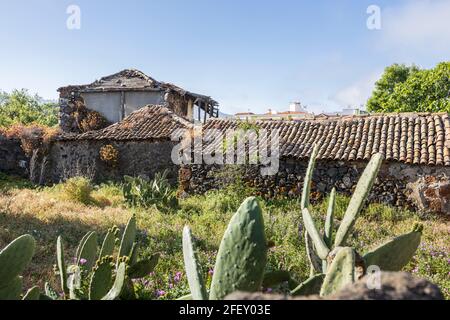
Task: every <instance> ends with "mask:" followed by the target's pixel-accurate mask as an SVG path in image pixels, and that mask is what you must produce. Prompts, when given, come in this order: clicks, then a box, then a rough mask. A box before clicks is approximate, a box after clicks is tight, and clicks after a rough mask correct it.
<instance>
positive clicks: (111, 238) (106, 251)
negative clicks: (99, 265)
mask: <svg viewBox="0 0 450 320" xmlns="http://www.w3.org/2000/svg"><path fill="white" fill-rule="evenodd" d="M114 233H115V230H113V229H110V230H108V232H107V233H106V236H105V239H103V244H102V248H101V249H100V254H99V256H98V258H99V259H101V258H103V257H106V256H111V255H112V254H113V253H114V246H115V244H116V236H115V234H114Z"/></svg>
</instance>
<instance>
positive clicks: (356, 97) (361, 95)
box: [330, 71, 382, 107]
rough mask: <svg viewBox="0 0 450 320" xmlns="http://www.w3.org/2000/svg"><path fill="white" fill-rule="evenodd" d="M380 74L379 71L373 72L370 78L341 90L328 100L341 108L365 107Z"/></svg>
mask: <svg viewBox="0 0 450 320" xmlns="http://www.w3.org/2000/svg"><path fill="white" fill-rule="evenodd" d="M381 73H382V72H381V71H380V72H373V73H372V74H371V75H370V76H368V77H365V78H363V79H360V80H358V81H356V82H355V83H353V84H351V85H349V86H347V87H344V88H342V89H341V90H339V91H338V92H336V93H335V94H334V95H332V96H331V97H330V99H331V100H332V101H335V102H336V103H337V104H339V105H340V106H341V107H347V106H351V107H358V106H360V105H365V104H366V102H367V99H368V98H369V97H370V95H371V93H372V91H373V88H374V85H375V82H376V81H377V80H378V79H379V78H380V76H381Z"/></svg>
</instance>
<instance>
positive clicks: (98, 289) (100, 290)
mask: <svg viewBox="0 0 450 320" xmlns="http://www.w3.org/2000/svg"><path fill="white" fill-rule="evenodd" d="M113 270H114V264H113V257H112V256H105V257H103V258H101V260H98V261H97V262H96V264H95V266H94V268H93V273H92V277H91V282H90V284H89V300H100V299H101V298H103V297H104V296H105V295H106V294H107V293H108V291H109V289H110V288H111V284H112V274H113Z"/></svg>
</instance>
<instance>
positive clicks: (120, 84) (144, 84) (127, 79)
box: [58, 69, 219, 117]
mask: <svg viewBox="0 0 450 320" xmlns="http://www.w3.org/2000/svg"><path fill="white" fill-rule="evenodd" d="M61 91H77V92H81V93H88V92H123V91H165V92H176V93H177V94H179V95H180V96H182V97H186V98H188V99H192V100H193V101H194V104H195V105H197V106H198V107H199V108H201V109H203V110H204V111H206V112H207V113H208V114H210V115H211V116H212V117H217V116H218V108H217V107H218V105H219V103H218V102H217V101H215V100H213V99H212V98H211V97H208V96H205V95H201V94H198V93H193V92H190V91H187V90H184V89H182V88H180V87H178V86H176V85H174V84H171V83H166V82H160V81H157V80H155V79H153V78H151V77H149V76H147V75H146V74H145V73H143V72H142V71H139V70H136V69H125V70H122V71H120V72H117V73H115V74H112V75H109V76H106V77H103V78H101V79H99V80H96V81H94V82H93V83H91V84H86V85H72V86H66V87H61V88H59V89H58V92H61Z"/></svg>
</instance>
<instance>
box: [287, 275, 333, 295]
mask: <svg viewBox="0 0 450 320" xmlns="http://www.w3.org/2000/svg"><path fill="white" fill-rule="evenodd" d="M323 279H325V275H324V274H322V273H320V274H316V275H314V276H312V277H311V278H309V279H308V280H306V281H305V282H303V283H301V284H300V285H299V286H298V287H297V288H295V289H294V290H292V291H291V295H293V296H309V295H313V294H319V293H320V288H321V287H322V283H323Z"/></svg>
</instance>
